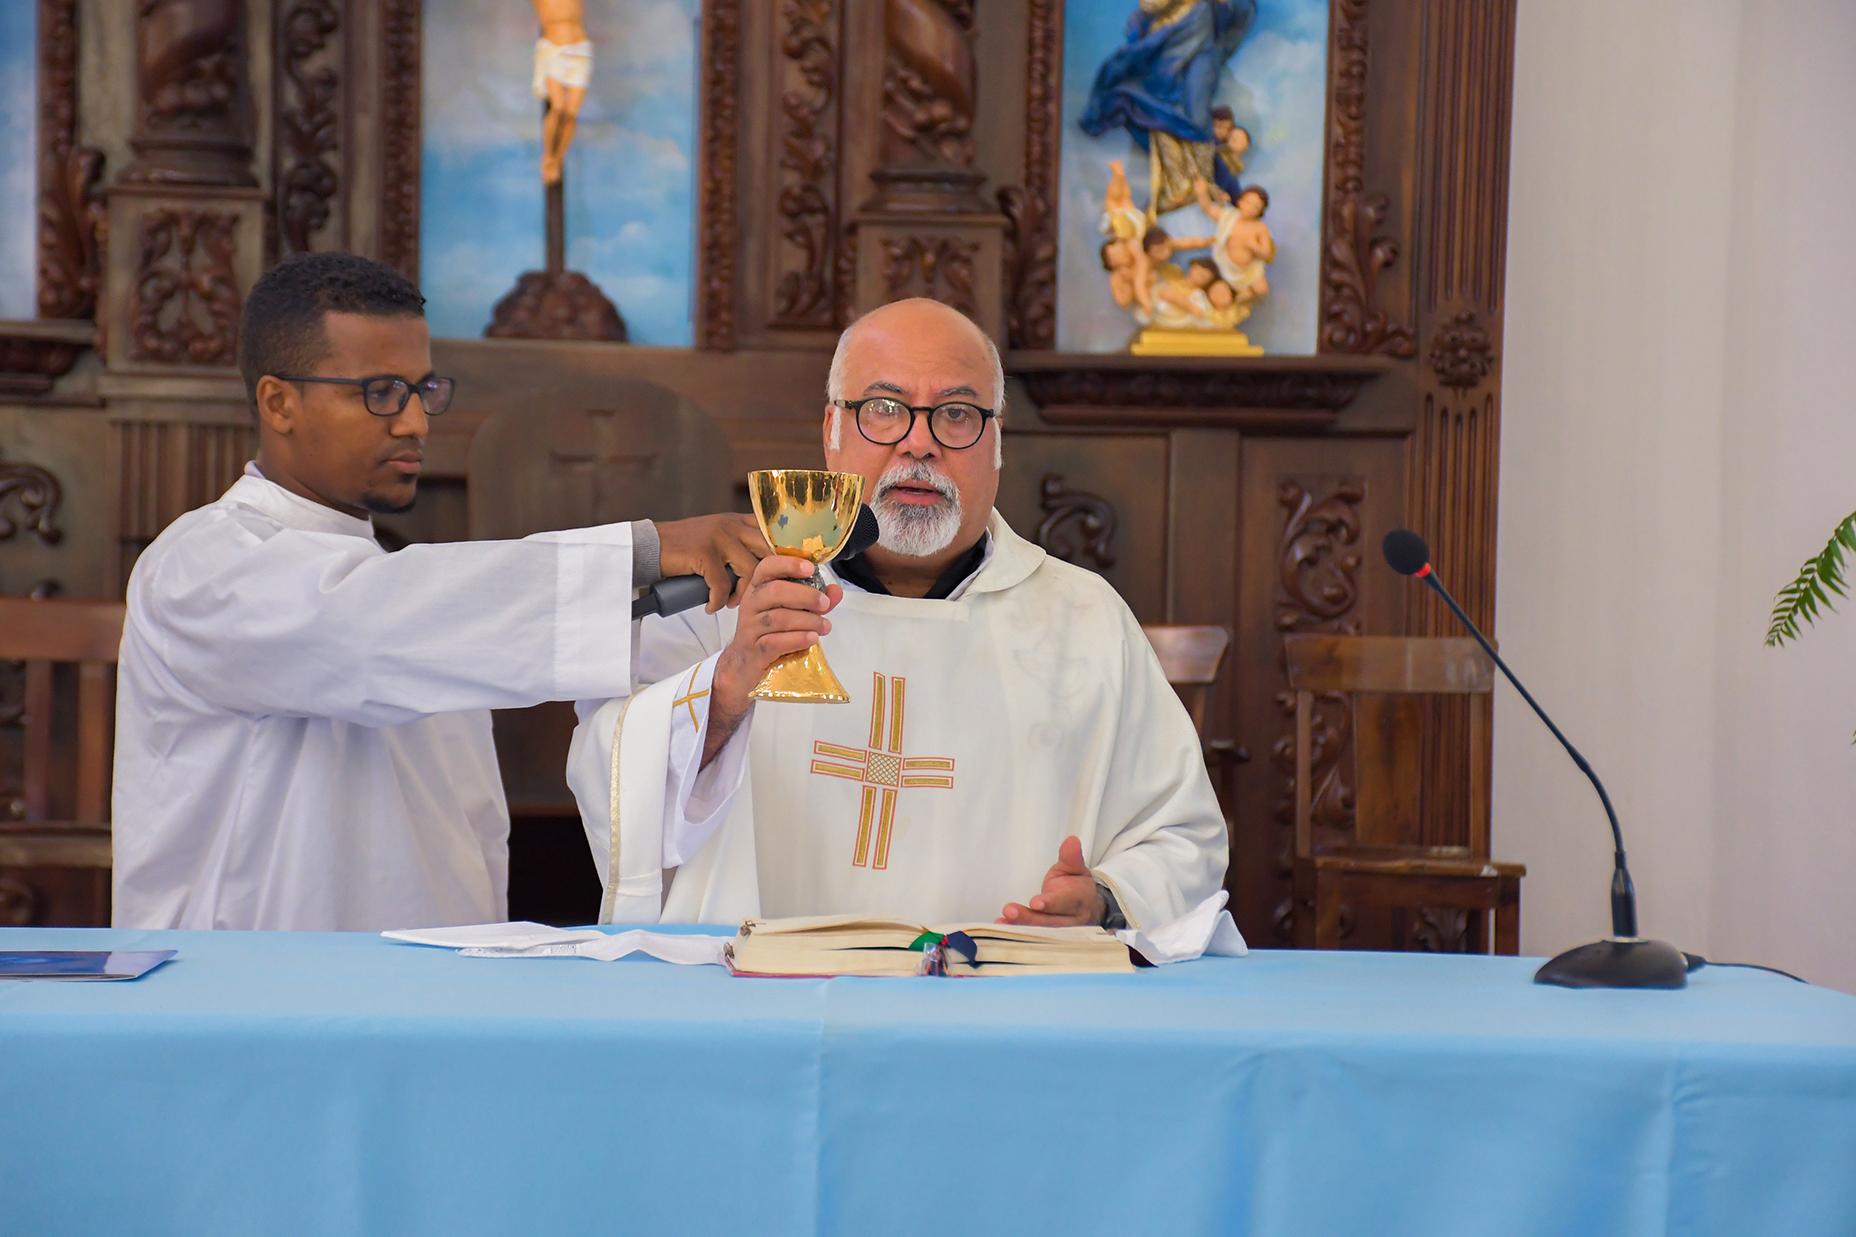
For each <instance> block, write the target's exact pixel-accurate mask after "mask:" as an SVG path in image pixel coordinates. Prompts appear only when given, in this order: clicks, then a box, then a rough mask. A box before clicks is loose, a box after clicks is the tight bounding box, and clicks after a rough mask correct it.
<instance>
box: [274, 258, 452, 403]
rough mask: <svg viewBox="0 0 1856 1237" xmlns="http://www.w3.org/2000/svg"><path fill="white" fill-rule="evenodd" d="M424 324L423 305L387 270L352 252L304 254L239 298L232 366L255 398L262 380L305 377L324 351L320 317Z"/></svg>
mask: <svg viewBox="0 0 1856 1237" xmlns="http://www.w3.org/2000/svg"><path fill="white" fill-rule="evenodd" d="M327 313H344V314H362V315H364V316H366V317H370V318H422V317H424V316H425V298H424V297H423V296H420V295H419V289H418V288H416V287H414V286H413V283H412V281H411V280H409V279H407V278H406V277H405V276H404V275H402V274H400V273H399V272H398V271H396V270H394V269H393V268H392V267H390V266H382V265H381V264H380V263H378V262H374V261H372V260H370V259H367V258H363V257H361V256H360V255H358V254H352V253H303V254H297V255H296V256H294V257H289V258H285V259H284V260H283V261H282V262H279V263H278V264H277V265H276V266H273V267H272V268H271V269H270V270H268V271H266V272H265V273H264V275H263V276H262V277H261V278H260V279H259V280H258V282H257V283H256V284H255V285H254V286H253V287H252V289H251V295H250V296H249V297H247V298H246V299H245V314H244V318H243V320H242V321H241V322H240V323H239V332H238V367H239V372H240V373H242V374H243V375H244V378H245V393H246V395H247V396H249V397H250V398H251V399H252V400H253V401H254V402H255V401H256V400H257V398H258V379H260V378H262V377H264V375H266V374H304V373H308V372H309V371H310V370H311V369H312V368H313V367H314V366H315V365H316V364H317V363H318V362H319V361H321V360H322V358H323V356H324V355H325V354H326V353H327V351H328V337H327V336H326V335H325V334H324V333H323V329H322V316H323V315H324V314H327Z"/></svg>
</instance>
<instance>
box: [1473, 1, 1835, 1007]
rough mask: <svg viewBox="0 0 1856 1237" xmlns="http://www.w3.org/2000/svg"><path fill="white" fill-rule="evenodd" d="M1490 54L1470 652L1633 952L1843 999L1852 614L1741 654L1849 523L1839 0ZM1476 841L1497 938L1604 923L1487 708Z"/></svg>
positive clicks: (1519, 44) (1532, 5) (1520, 44)
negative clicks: (1501, 97)
mask: <svg viewBox="0 0 1856 1237" xmlns="http://www.w3.org/2000/svg"><path fill="white" fill-rule="evenodd" d="M1515 62H1516V63H1515V109H1514V113H1515V114H1514V146H1513V150H1514V155H1513V174H1512V181H1511V195H1510V203H1511V204H1510V212H1509V242H1508V243H1509V262H1508V284H1507V322H1506V332H1505V334H1506V339H1505V342H1504V345H1503V350H1504V357H1503V365H1504V388H1503V405H1504V413H1503V426H1502V475H1501V510H1500V532H1499V542H1498V555H1499V572H1498V579H1499V591H1498V595H1497V615H1498V629H1499V633H1500V636H1501V640H1502V646H1503V651H1504V653H1505V654H1507V655H1509V656H1510V657H1511V659H1512V661H1513V662H1514V664H1515V665H1516V666H1517V668H1519V669H1520V670H1521V671H1522V673H1523V677H1524V679H1527V680H1530V685H1531V686H1532V687H1533V688H1534V691H1535V694H1536V695H1537V696H1538V697H1540V699H1541V701H1542V703H1543V704H1545V705H1546V706H1547V707H1548V708H1549V709H1550V710H1552V711H1553V712H1554V714H1555V716H1556V718H1557V719H1558V720H1559V722H1560V724H1561V727H1562V728H1563V729H1565V730H1566V731H1567V732H1568V733H1569V735H1570V736H1571V737H1572V738H1573V741H1574V742H1575V743H1577V744H1579V745H1580V747H1581V748H1582V749H1583V750H1584V752H1585V754H1586V755H1587V757H1589V758H1590V759H1591V761H1592V762H1593V764H1594V765H1595V766H1596V767H1597V768H1598V770H1599V772H1600V774H1601V775H1602V776H1603V777H1604V778H1605V780H1606V784H1607V786H1608V787H1609V789H1610V790H1611V793H1612V797H1613V799H1614V801H1615V802H1616V804H1617V807H1618V811H1619V815H1620V816H1621V817H1622V819H1623V823H1624V829H1625V840H1626V842H1627V843H1628V845H1629V851H1630V856H1631V867H1632V871H1633V872H1634V874H1635V875H1636V878H1637V884H1638V890H1639V902H1640V910H1641V926H1642V930H1643V931H1644V932H1645V933H1646V934H1648V935H1653V936H1659V937H1662V938H1664V939H1666V940H1671V941H1674V942H1675V943H1676V944H1678V945H1680V946H1681V947H1683V948H1685V949H1688V950H1690V951H1692V952H1697V953H1703V954H1706V955H1707V956H1709V957H1711V958H1719V959H1724V960H1727V959H1731V960H1745V961H1759V962H1766V963H1770V964H1773V965H1778V966H1782V967H1785V968H1787V969H1790V970H1796V971H1800V972H1802V973H1804V974H1806V975H1807V976H1809V977H1810V978H1812V979H1815V980H1818V981H1820V982H1825V983H1830V984H1834V985H1836V986H1839V987H1844V988H1847V989H1851V990H1856V944H1853V943H1852V938H1856V897H1853V896H1852V893H1856V748H1852V747H1851V746H1850V742H1849V741H1850V735H1851V732H1852V730H1853V729H1856V613H1852V614H1850V615H1849V616H1847V617H1833V618H1832V619H1831V620H1830V621H1829V622H1828V623H1826V624H1824V625H1823V626H1822V627H1821V628H1820V629H1818V630H1814V631H1812V632H1810V633H1809V634H1808V635H1807V637H1806V638H1805V640H1804V641H1803V642H1802V643H1801V644H1800V645H1799V646H1797V647H1795V648H1790V649H1787V650H1784V651H1782V652H1780V651H1773V650H1769V649H1765V648H1763V647H1762V646H1761V639H1762V636H1763V634H1764V630H1765V616H1766V613H1767V611H1768V610H1769V608H1770V605H1771V600H1772V595H1773V593H1774V592H1775V591H1776V590H1777V589H1778V587H1779V586H1780V585H1781V584H1783V583H1784V582H1785V581H1786V580H1788V579H1789V578H1790V576H1791V573H1792V571H1793V570H1794V569H1795V568H1796V567H1797V565H1798V563H1799V562H1800V561H1801V560H1802V559H1804V558H1805V557H1806V556H1807V555H1808V554H1810V553H1814V552H1815V551H1816V550H1817V549H1818V548H1819V547H1821V546H1822V544H1823V542H1824V539H1825V537H1826V536H1827V535H1828V534H1829V532H1830V530H1831V528H1832V527H1834V525H1835V523H1836V522H1837V521H1838V520H1839V519H1841V518H1842V517H1843V516H1844V515H1846V514H1848V513H1849V512H1850V511H1851V510H1852V509H1856V467H1852V465H1856V309H1852V306H1853V305H1856V252H1853V251H1852V249H1851V245H1852V244H1856V241H1852V240H1849V239H1846V238H1847V237H1849V235H1850V229H1849V228H1848V227H1847V225H1845V224H1844V220H1845V219H1847V218H1848V217H1849V215H1850V214H1851V212H1852V211H1856V143H1853V142H1852V135H1851V132H1850V117H1852V116H1856V5H1851V4H1849V3H1847V2H1839V0H1624V2H1622V3H1620V2H1619V0H1520V14H1519V23H1518V29H1517V40H1516V56H1515ZM1851 609H1852V610H1856V606H1853V607H1851ZM1494 828H1495V839H1496V853H1497V855H1498V856H1499V857H1502V858H1514V859H1521V860H1523V861H1525V862H1526V863H1527V864H1528V868H1529V876H1528V879H1527V881H1526V883H1525V884H1524V885H1523V893H1522V947H1523V950H1524V951H1525V952H1529V953H1553V952H1556V951H1558V950H1560V949H1563V948H1565V947H1567V946H1569V945H1573V944H1577V943H1579V942H1581V941H1585V940H1590V939H1594V938H1596V937H1598V936H1600V935H1602V934H1603V933H1604V932H1605V931H1607V930H1608V928H1609V915H1608V908H1607V902H1606V890H1607V885H1608V882H1607V877H1608V867H1609V847H1608V844H1607V839H1606V836H1605V832H1604V818H1603V815H1602V813H1601V811H1600V809H1599V807H1598V805H1597V802H1596V799H1595V797H1594V796H1593V794H1592V792H1591V789H1590V787H1589V786H1588V785H1587V784H1586V783H1585V782H1584V779H1583V778H1582V777H1581V776H1580V775H1579V774H1578V772H1577V771H1576V770H1575V769H1574V768H1573V767H1572V765H1571V764H1570V763H1569V762H1567V761H1566V760H1565V758H1564V757H1563V756H1562V755H1561V754H1560V753H1559V752H1558V750H1557V747H1556V745H1554V743H1553V741H1552V739H1551V737H1550V736H1549V735H1548V734H1547V733H1546V731H1545V730H1544V728H1542V727H1541V726H1540V725H1539V724H1538V723H1537V722H1536V721H1535V720H1534V719H1533V718H1532V716H1531V715H1530V714H1529V713H1528V712H1527V710H1526V706H1525V705H1524V704H1523V703H1522V702H1521V701H1520V700H1519V699H1518V698H1517V697H1514V696H1513V695H1512V694H1510V693H1507V692H1506V691H1504V692H1503V693H1501V695H1500V696H1498V701H1497V709H1496V747H1495V826H1494Z"/></svg>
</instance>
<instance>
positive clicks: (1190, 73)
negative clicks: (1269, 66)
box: [1078, 0, 1257, 150]
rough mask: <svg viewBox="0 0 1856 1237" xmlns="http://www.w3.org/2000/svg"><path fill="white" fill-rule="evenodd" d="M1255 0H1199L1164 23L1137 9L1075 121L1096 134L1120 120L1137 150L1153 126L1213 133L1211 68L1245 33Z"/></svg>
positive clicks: (1176, 132) (1205, 136)
mask: <svg viewBox="0 0 1856 1237" xmlns="http://www.w3.org/2000/svg"><path fill="white" fill-rule="evenodd" d="M1256 18H1257V0H1199V3H1198V4H1196V5H1194V6H1193V8H1192V11H1191V12H1189V13H1187V14H1186V16H1185V17H1183V18H1181V19H1180V20H1179V21H1176V22H1174V23H1173V24H1172V25H1170V26H1163V27H1161V28H1160V29H1158V30H1156V29H1154V28H1153V26H1154V19H1153V18H1152V17H1151V16H1149V15H1148V14H1146V13H1141V12H1137V13H1135V15H1134V16H1133V17H1131V18H1129V19H1128V34H1127V41H1126V42H1125V43H1124V44H1123V45H1122V46H1121V47H1119V48H1117V49H1116V50H1115V51H1114V52H1113V53H1112V54H1111V55H1110V56H1109V57H1108V58H1107V59H1105V60H1104V61H1103V62H1102V67H1101V68H1100V69H1097V70H1096V80H1095V84H1094V85H1093V86H1091V87H1090V88H1089V103H1088V105H1087V106H1086V107H1084V108H1083V114H1082V116H1081V118H1080V119H1079V121H1078V123H1079V124H1081V125H1082V129H1083V132H1084V133H1087V134H1089V135H1090V136H1091V137H1100V136H1102V135H1103V134H1104V133H1107V132H1108V131H1109V130H1110V129H1113V128H1114V127H1116V126H1117V125H1121V126H1124V127H1125V128H1126V129H1127V130H1128V132H1129V133H1130V134H1131V135H1132V136H1133V138H1134V140H1135V142H1136V143H1137V144H1138V145H1139V146H1140V147H1141V149H1142V150H1145V149H1147V134H1148V133H1149V132H1150V131H1153V130H1156V129H1157V130H1159V131H1160V132H1162V133H1170V134H1172V135H1173V136H1174V137H1176V138H1178V139H1180V140H1181V141H1183V142H1209V141H1211V140H1212V96H1213V94H1215V93H1216V92H1217V90H1218V76H1219V74H1221V73H1222V72H1223V71H1224V66H1225V63H1226V62H1227V61H1229V60H1230V59H1231V56H1232V55H1233V54H1234V53H1235V52H1236V51H1237V48H1238V44H1240V43H1242V42H1243V41H1244V36H1245V35H1247V34H1249V33H1250V26H1251V23H1252V22H1254V21H1255V20H1256Z"/></svg>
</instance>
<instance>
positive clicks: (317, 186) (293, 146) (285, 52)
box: [277, 0, 341, 253]
mask: <svg viewBox="0 0 1856 1237" xmlns="http://www.w3.org/2000/svg"><path fill="white" fill-rule="evenodd" d="M340 29H341V12H340V10H339V9H338V8H337V7H336V5H335V3H334V0H294V3H291V4H290V5H289V6H288V7H287V8H286V9H284V10H283V11H282V13H281V15H280V16H279V18H278V31H277V39H278V52H279V54H278V69H279V71H280V73H279V76H280V86H281V87H282V89H281V90H280V91H279V96H280V97H279V107H278V112H277V154H278V165H279V168H280V169H281V170H280V172H279V174H278V184H277V223H278V230H279V232H280V233H281V236H282V240H283V249H284V252H285V253H303V252H305V251H307V250H308V249H309V242H310V237H312V236H313V235H315V233H316V232H318V231H319V230H321V229H322V227H323V226H324V225H326V224H327V223H328V221H329V203H330V201H331V200H332V199H333V198H334V197H335V193H336V190H337V189H339V188H340V187H341V181H340V178H339V177H338V176H337V174H336V171H335V168H334V167H333V166H332V165H331V164H330V163H329V158H330V156H332V155H334V154H335V153H336V152H337V151H338V150H339V149H340V147H341V116H340V114H339V112H338V110H337V107H336V100H337V96H338V95H339V93H340V91H341V75H340V73H339V72H337V70H336V68H335V66H333V65H329V64H324V65H321V66H318V67H315V68H311V67H310V65H311V62H312V61H313V60H314V59H315V58H316V57H317V56H318V55H319V54H320V53H321V52H322V50H323V49H324V48H326V47H327V46H328V45H329V41H330V39H331V38H333V37H334V36H335V35H336V34H337V32H339V31H340Z"/></svg>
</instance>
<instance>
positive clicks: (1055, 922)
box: [994, 837, 1108, 927]
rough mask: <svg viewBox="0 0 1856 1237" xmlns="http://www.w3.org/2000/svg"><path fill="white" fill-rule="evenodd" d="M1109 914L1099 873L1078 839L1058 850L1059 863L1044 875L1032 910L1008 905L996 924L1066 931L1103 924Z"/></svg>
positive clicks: (1066, 839)
mask: <svg viewBox="0 0 1856 1237" xmlns="http://www.w3.org/2000/svg"><path fill="white" fill-rule="evenodd" d="M1107 912H1108V907H1107V905H1106V904H1105V902H1104V899H1103V897H1102V890H1101V889H1100V888H1098V887H1097V885H1096V877H1095V873H1093V872H1091V871H1090V870H1089V865H1088V864H1086V863H1084V862H1083V844H1082V842H1081V841H1080V840H1079V839H1077V838H1075V837H1067V838H1065V839H1063V844H1062V845H1060V846H1059V847H1057V862H1055V863H1053V864H1051V865H1050V871H1048V872H1046V873H1045V874H1044V888H1043V889H1042V890H1040V891H1039V893H1038V895H1037V897H1035V898H1032V899H1031V904H1030V905H1029V906H1021V905H1019V904H1018V903H1017V902H1008V903H1006V904H1005V909H1004V910H1003V911H1001V912H1000V913H999V918H998V919H997V920H995V921H994V922H995V923H1011V924H1038V925H1042V926H1046V927H1066V926H1074V925H1077V924H1099V923H1101V922H1102V921H1103V919H1104V917H1105V916H1106V914H1107Z"/></svg>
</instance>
